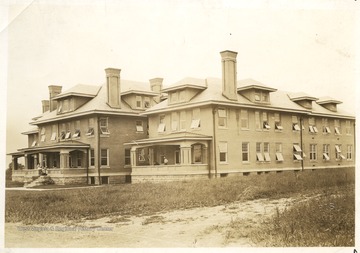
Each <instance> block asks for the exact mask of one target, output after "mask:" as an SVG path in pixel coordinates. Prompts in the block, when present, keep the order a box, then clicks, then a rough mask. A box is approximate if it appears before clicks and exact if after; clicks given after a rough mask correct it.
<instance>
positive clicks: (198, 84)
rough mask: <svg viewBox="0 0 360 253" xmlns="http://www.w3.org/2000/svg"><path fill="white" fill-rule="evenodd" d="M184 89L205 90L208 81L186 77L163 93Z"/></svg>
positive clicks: (165, 89)
mask: <svg viewBox="0 0 360 253" xmlns="http://www.w3.org/2000/svg"><path fill="white" fill-rule="evenodd" d="M183 88H193V89H200V90H204V89H206V88H207V83H206V79H199V78H193V77H185V78H183V79H181V80H180V81H178V82H176V83H174V84H173V85H171V86H169V87H167V88H164V89H163V90H162V91H163V92H168V91H173V90H178V89H183Z"/></svg>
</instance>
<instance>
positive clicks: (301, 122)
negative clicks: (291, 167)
mask: <svg viewBox="0 0 360 253" xmlns="http://www.w3.org/2000/svg"><path fill="white" fill-rule="evenodd" d="M300 147H301V158H302V159H301V171H304V147H303V118H302V117H300Z"/></svg>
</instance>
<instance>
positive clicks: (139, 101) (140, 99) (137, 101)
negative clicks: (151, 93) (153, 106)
mask: <svg viewBox="0 0 360 253" xmlns="http://www.w3.org/2000/svg"><path fill="white" fill-rule="evenodd" d="M136 108H142V98H141V96H136Z"/></svg>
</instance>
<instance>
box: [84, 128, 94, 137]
mask: <svg viewBox="0 0 360 253" xmlns="http://www.w3.org/2000/svg"><path fill="white" fill-rule="evenodd" d="M85 135H86V136H93V135H94V128H92V127H90V128H89V129H88V131H87V132H86V134H85Z"/></svg>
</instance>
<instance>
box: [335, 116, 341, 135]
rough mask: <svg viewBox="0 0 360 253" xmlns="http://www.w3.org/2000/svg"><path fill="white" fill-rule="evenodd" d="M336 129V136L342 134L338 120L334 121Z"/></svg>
mask: <svg viewBox="0 0 360 253" xmlns="http://www.w3.org/2000/svg"><path fill="white" fill-rule="evenodd" d="M334 128H335V134H336V135H340V134H341V128H340V120H338V119H335V120H334Z"/></svg>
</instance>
